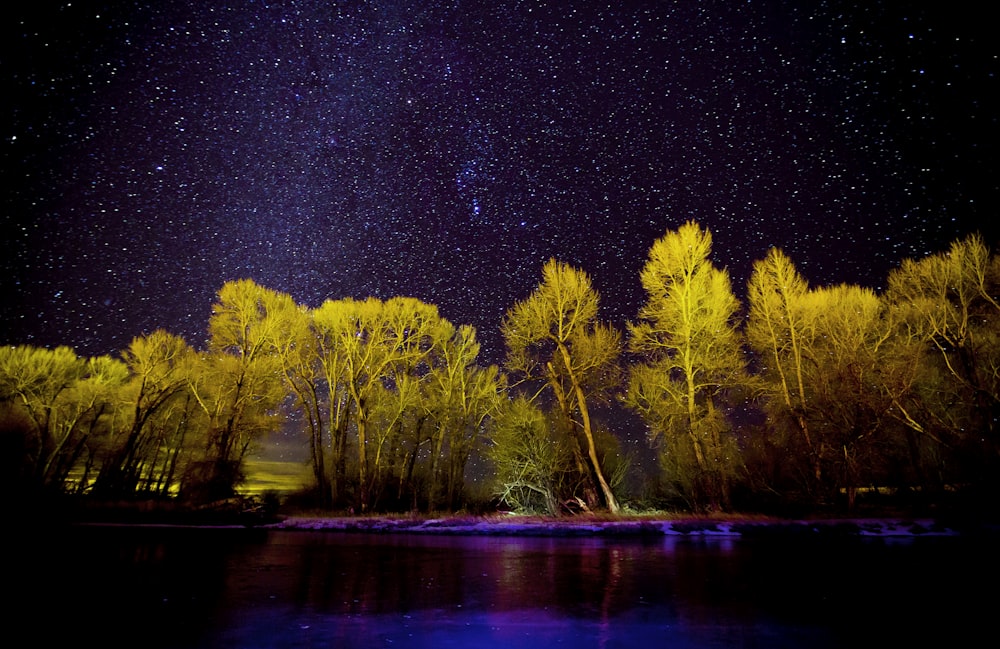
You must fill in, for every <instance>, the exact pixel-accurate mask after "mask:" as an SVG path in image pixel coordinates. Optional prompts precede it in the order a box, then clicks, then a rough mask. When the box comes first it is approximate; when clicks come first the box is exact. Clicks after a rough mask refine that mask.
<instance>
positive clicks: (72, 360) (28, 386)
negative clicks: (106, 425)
mask: <svg viewBox="0 0 1000 649" xmlns="http://www.w3.org/2000/svg"><path fill="white" fill-rule="evenodd" d="M85 372H86V361H85V360H84V359H81V358H79V357H78V356H77V355H76V353H75V352H74V351H73V350H72V349H70V348H69V347H57V348H55V349H43V348H38V347H31V346H18V347H2V348H0V401H2V402H6V403H8V404H12V405H13V406H14V408H15V412H13V413H11V415H12V416H16V415H15V413H16V412H21V413H24V415H26V419H27V421H28V422H30V424H29V430H28V431H27V438H26V439H22V440H20V442H19V443H18V444H17V446H19V447H20V449H19V452H22V453H23V454H24V456H23V459H22V461H21V462H19V464H20V465H21V466H22V467H23V468H22V469H21V470H23V471H24V472H25V473H26V474H27V476H30V477H28V478H27V480H28V482H29V483H31V484H32V485H34V486H43V485H44V484H45V482H46V480H45V475H46V473H47V470H48V467H49V466H50V465H51V463H52V462H53V461H54V459H55V457H56V455H57V454H58V449H59V447H60V441H61V440H60V439H58V438H57V435H58V432H57V431H56V430H55V428H57V427H58V402H59V400H60V397H61V396H62V395H63V394H64V393H65V392H66V391H67V390H69V389H71V387H72V386H74V385H75V384H76V383H77V382H78V381H79V380H80V379H81V378H83V377H84V376H85Z"/></svg>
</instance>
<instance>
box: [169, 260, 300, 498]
mask: <svg viewBox="0 0 1000 649" xmlns="http://www.w3.org/2000/svg"><path fill="white" fill-rule="evenodd" d="M289 300H290V298H288V296H286V295H283V294H280V293H277V292H276V291H273V290H270V289H267V288H264V287H262V286H259V285H257V284H256V283H255V282H253V281H252V280H249V279H243V280H237V281H230V282H226V283H225V284H224V285H223V286H222V288H221V289H219V293H218V297H217V300H216V302H215V304H213V305H212V316H211V317H210V319H209V323H208V331H209V343H208V354H207V355H206V356H205V357H204V358H203V360H202V363H201V364H200V369H201V371H200V372H198V373H196V374H193V375H192V376H191V381H190V385H191V389H192V392H193V394H194V396H195V398H196V399H197V401H198V404H199V405H200V406H201V408H202V410H203V412H204V413H205V416H206V417H207V418H208V422H209V423H208V440H207V444H206V449H205V450H206V457H205V461H204V462H203V463H201V464H200V465H198V466H197V467H195V470H194V471H193V473H192V474H191V475H190V476H189V481H188V491H187V493H188V495H191V496H192V497H195V498H199V499H209V500H212V499H217V498H225V497H228V496H229V495H231V494H232V492H233V490H234V488H235V485H236V484H237V483H238V482H239V481H240V479H241V476H242V466H243V460H244V458H245V456H246V454H247V452H248V451H249V450H250V448H251V446H252V445H253V444H254V443H255V442H256V441H257V440H258V439H260V438H261V437H262V436H263V435H265V434H267V433H268V432H271V431H273V430H275V429H276V428H277V425H278V420H277V417H276V409H277V406H278V404H279V403H280V401H281V400H282V398H284V396H285V392H284V391H283V390H282V380H281V377H282V372H281V361H280V359H279V358H277V356H276V355H275V353H274V349H275V344H276V340H277V339H278V338H279V337H280V332H281V327H280V318H278V317H275V312H278V311H281V310H282V309H283V308H287V305H286V302H287V301H289Z"/></svg>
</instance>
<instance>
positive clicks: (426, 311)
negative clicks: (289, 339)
mask: <svg viewBox="0 0 1000 649" xmlns="http://www.w3.org/2000/svg"><path fill="white" fill-rule="evenodd" d="M439 319H440V318H439V316H438V313H437V308H436V307H434V306H433V305H429V304H426V303H423V302H421V301H420V300H417V299H414V298H402V297H395V298H391V299H389V300H387V301H385V302H382V301H381V300H378V299H377V298H368V299H367V300H364V301H358V300H353V299H350V298H347V299H344V300H337V301H332V300H328V301H327V302H325V303H323V304H322V305H321V306H320V307H319V309H317V310H316V312H315V313H314V315H313V320H314V322H315V324H316V327H317V329H318V330H319V332H320V334H321V336H322V337H323V338H324V340H325V341H326V342H325V344H326V345H327V346H328V348H332V349H335V350H336V353H337V363H338V366H339V369H340V372H339V375H340V377H341V378H340V381H341V382H342V385H343V386H344V390H345V392H346V394H347V396H348V397H349V399H350V404H351V407H350V411H351V414H352V415H353V419H354V423H355V426H356V430H357V443H358V491H359V493H358V505H359V507H360V509H361V510H362V511H367V510H368V508H369V506H370V505H371V498H370V496H371V493H372V488H373V482H372V480H373V477H378V476H380V475H381V472H382V469H383V467H382V464H381V462H382V460H383V455H382V454H381V451H382V449H383V448H384V445H383V444H381V443H379V442H381V441H385V440H384V439H383V438H381V437H379V436H376V438H375V443H372V444H370V443H369V442H370V441H371V439H370V433H371V431H370V430H369V424H370V423H371V421H372V416H373V408H374V406H375V403H376V401H377V400H378V399H379V397H380V396H383V395H382V392H383V391H384V390H386V389H387V387H391V386H393V385H396V384H398V383H399V382H400V381H401V377H402V376H403V374H405V373H409V372H416V371H419V370H417V369H415V368H417V367H418V366H419V365H420V364H421V363H424V362H425V359H426V357H427V355H428V354H429V353H430V352H431V349H432V348H433V344H432V341H433V331H434V328H435V327H436V326H438V321H439ZM382 433H383V434H384V433H385V431H382ZM373 464H374V466H372V465H373ZM373 469H374V470H373Z"/></svg>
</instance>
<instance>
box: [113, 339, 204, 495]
mask: <svg viewBox="0 0 1000 649" xmlns="http://www.w3.org/2000/svg"><path fill="white" fill-rule="evenodd" d="M193 355H194V350H192V349H191V347H190V346H189V345H188V344H187V342H185V341H184V339H183V338H181V337H180V336H176V335H174V334H171V333H168V332H166V331H163V330H157V331H154V332H153V333H151V334H149V335H148V336H140V337H138V338H135V339H134V340H133V341H132V343H131V344H130V345H129V348H128V349H127V350H126V351H125V352H124V353H123V354H122V356H123V357H124V359H125V363H126V364H127V365H128V367H129V372H130V374H131V377H132V378H131V380H130V382H129V387H128V388H127V389H126V391H125V394H126V399H127V403H128V404H129V405H128V408H129V410H130V411H131V415H130V423H129V424H128V426H127V428H125V429H124V433H123V435H121V436H120V438H119V439H112V440H110V441H111V444H112V448H111V451H110V453H109V455H108V457H106V458H105V459H104V461H103V463H102V466H101V470H100V472H99V473H98V476H97V480H96V483H95V485H94V489H95V491H97V492H99V493H102V494H105V495H108V496H127V495H129V494H133V493H135V491H136V490H137V488H138V487H139V481H140V478H141V472H142V469H143V467H144V465H145V464H146V463H147V461H148V459H149V454H151V453H152V452H153V451H154V450H155V438H156V437H155V430H154V428H153V426H151V420H152V419H153V417H154V416H155V415H156V414H157V413H158V412H159V411H160V409H161V408H163V407H164V406H165V405H166V404H167V403H169V402H170V400H171V399H174V398H176V397H178V395H180V394H182V393H183V392H184V391H185V389H186V388H187V385H188V380H189V373H190V371H191V368H192V362H193Z"/></svg>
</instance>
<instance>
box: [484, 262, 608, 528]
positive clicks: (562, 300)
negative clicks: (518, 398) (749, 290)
mask: <svg viewBox="0 0 1000 649" xmlns="http://www.w3.org/2000/svg"><path fill="white" fill-rule="evenodd" d="M598 305H599V296H598V293H597V291H595V290H594V288H593V287H592V286H591V282H590V277H588V276H587V274H586V273H584V272H583V271H581V270H578V269H576V268H573V267H572V266H570V265H568V264H564V263H560V262H558V261H556V260H554V259H552V260H549V262H548V263H546V264H545V266H544V268H543V269H542V283H541V284H540V285H539V286H538V288H536V289H535V291H534V292H533V293H532V294H531V295H530V296H529V297H528V298H527V299H525V300H523V301H521V302H518V303H517V304H515V305H514V306H513V307H512V308H511V309H510V310H509V311H508V312H507V315H506V317H505V319H504V322H503V325H502V331H503V336H504V340H505V342H506V345H507V362H506V364H507V368H508V370H509V371H510V372H512V373H513V374H515V375H518V376H519V377H521V378H522V379H524V380H542V381H544V386H545V387H547V388H548V389H549V390H550V391H551V393H552V395H553V396H554V397H555V399H556V402H557V403H558V405H559V410H560V412H561V413H562V418H563V421H564V422H566V423H567V424H568V425H569V426H570V428H571V429H572V430H573V431H574V432H575V436H576V438H577V439H578V441H579V446H578V447H579V449H580V451H581V455H582V457H583V458H585V460H584V462H585V470H586V472H587V474H588V475H589V477H590V480H591V481H592V483H593V484H594V485H595V486H596V488H597V490H598V492H599V494H600V496H599V497H600V499H601V501H602V502H603V505H604V506H605V507H607V508H608V510H610V511H612V512H617V511H618V509H619V507H618V501H617V499H616V498H615V495H614V493H613V492H612V489H611V486H610V485H609V483H608V480H607V479H606V478H605V475H604V469H603V467H602V461H601V458H600V456H599V454H598V448H597V444H596V443H595V439H594V430H593V425H592V423H591V417H590V410H589V407H588V400H589V399H594V398H597V397H598V396H600V394H601V392H602V391H603V390H604V389H605V388H606V387H607V383H606V379H607V377H608V375H609V374H613V373H614V372H615V371H616V370H617V367H618V357H619V354H620V348H621V337H620V335H619V334H618V332H617V331H615V330H614V329H613V328H612V327H610V326H609V325H606V324H604V323H602V322H600V321H598V319H597V311H598Z"/></svg>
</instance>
